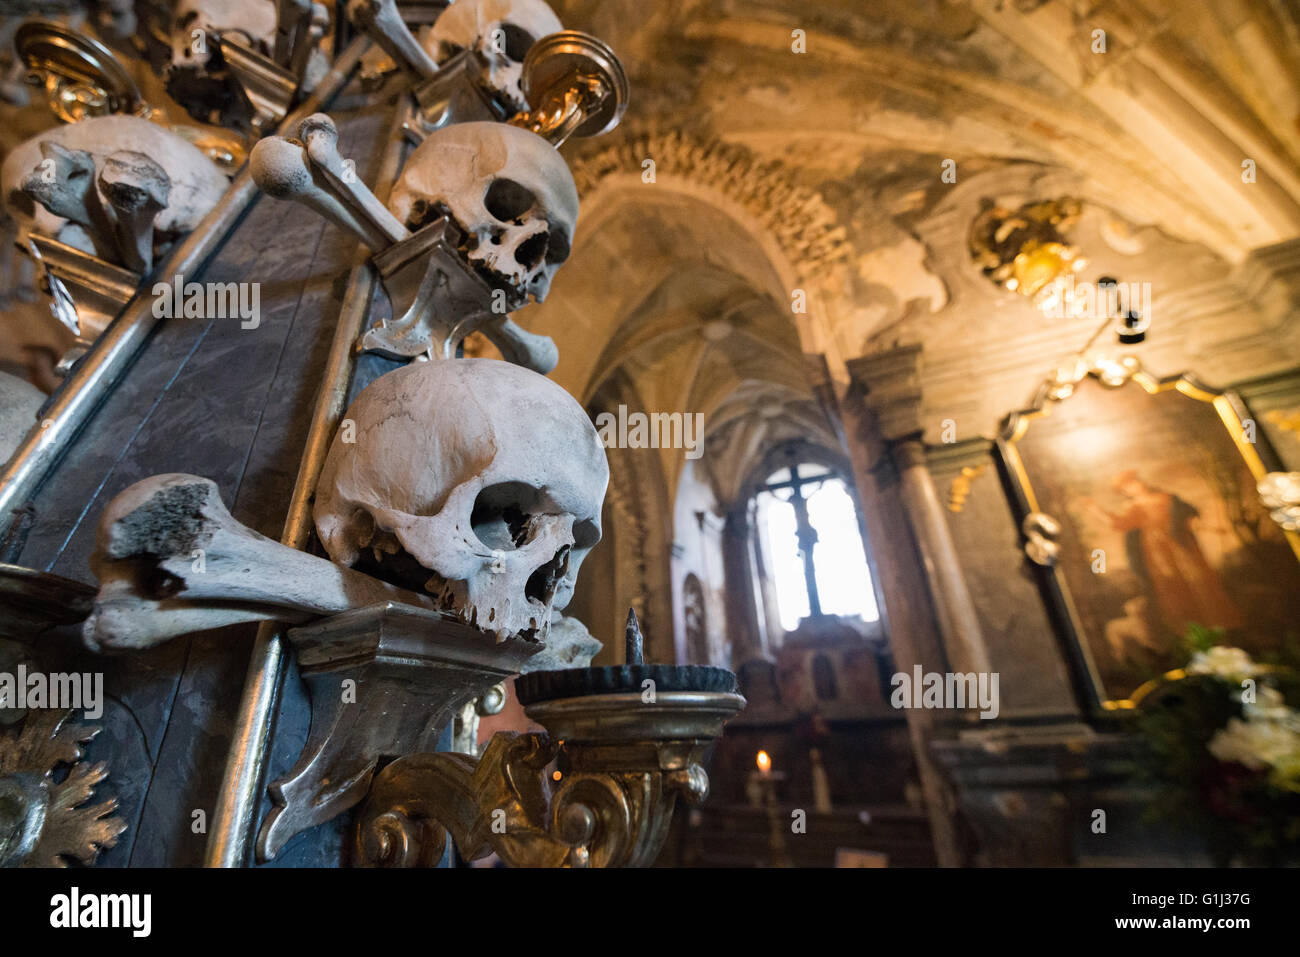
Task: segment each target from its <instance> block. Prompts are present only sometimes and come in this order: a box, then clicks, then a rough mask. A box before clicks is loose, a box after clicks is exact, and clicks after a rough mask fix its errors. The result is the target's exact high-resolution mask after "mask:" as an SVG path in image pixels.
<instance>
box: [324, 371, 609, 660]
mask: <svg viewBox="0 0 1300 957" xmlns="http://www.w3.org/2000/svg"><path fill="white" fill-rule="evenodd" d="M347 419H348V420H350V421H351V422H352V423H354V424H355V425H354V429H355V431H354V433H353V434H351V435H349V434H348V432H346V431H341V432H340V433H339V435H338V436H336V437H335V440H334V444H333V445H332V446H331V447H330V451H329V455H328V456H327V457H326V459H325V466H324V469H323V471H322V472H321V478H320V483H319V484H318V486H317V490H316V504H315V510H314V516H315V519H316V531H317V533H318V534H319V535H320V539H321V542H322V543H323V544H324V546H325V549H326V551H328V552H329V555H330V558H331V559H333V560H334V561H335V562H338V563H339V564H342V565H347V566H349V567H353V566H355V567H356V568H357V569H358V570H360V571H365V572H367V573H369V574H372V575H374V576H375V577H378V578H383V579H385V580H387V581H389V582H390V583H392V584H399V585H401V586H402V587H406V588H413V589H416V590H419V589H421V588H423V589H424V590H426V591H428V592H430V593H431V594H432V595H433V596H434V599H435V602H436V603H437V604H438V606H439V607H440V608H442V609H444V610H446V611H449V612H452V613H454V614H456V615H457V616H458V617H460V618H461V619H462V620H464V621H467V622H469V623H470V624H472V625H475V626H476V627H478V628H480V629H482V630H483V631H486V632H490V633H493V634H495V635H496V636H497V638H498V639H499V640H506V639H508V638H511V637H515V636H524V637H532V638H538V639H540V638H543V637H544V636H545V633H546V630H547V626H548V624H549V622H550V619H551V613H552V611H554V610H558V609H562V608H564V607H565V606H566V605H567V604H568V602H569V599H570V598H571V597H572V595H573V588H574V584H575V582H576V581H577V577H578V569H579V567H580V566H581V564H582V560H583V559H584V558H585V557H586V555H587V553H588V552H589V551H590V550H591V549H592V547H593V546H594V545H595V544H596V543H597V542H598V541H599V540H600V510H601V503H602V501H603V500H604V497H605V487H606V485H607V484H608V482H609V466H608V464H607V462H606V460H605V451H604V448H603V447H602V445H601V442H600V439H599V437H598V435H597V434H596V430H595V428H594V427H593V426H592V424H591V420H590V419H589V418H588V417H587V415H586V413H585V412H583V410H582V407H581V406H580V405H579V404H578V403H577V401H575V400H574V398H573V397H572V396H571V395H569V394H568V393H567V392H565V391H564V390H563V389H562V388H560V387H559V386H558V385H556V384H555V383H553V382H552V381H551V380H549V379H547V378H546V377H544V376H541V375H538V374H537V373H535V372H531V371H529V370H528V369H524V368H522V367H521V366H517V365H513V364H511V363H509V362H502V361H500V360H496V359H445V360H436V361H431V362H416V363H412V364H411V365H408V366H405V367H404V368H401V369H397V370H395V371H393V372H389V373H387V374H386V375H383V376H381V377H380V378H378V379H376V380H375V381H374V382H372V383H371V384H370V385H369V386H368V387H367V388H366V389H365V390H364V391H362V393H361V394H360V395H359V396H358V397H357V399H356V401H355V402H353V403H352V406H351V408H349V409H348V412H347ZM349 438H351V439H355V441H348V439H349Z"/></svg>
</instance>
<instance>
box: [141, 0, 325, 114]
mask: <svg viewBox="0 0 1300 957" xmlns="http://www.w3.org/2000/svg"><path fill="white" fill-rule="evenodd" d="M329 22H330V13H329V7H327V6H326V5H325V4H322V3H310V2H307V0H176V2H175V3H174V5H173V7H172V19H171V25H170V31H169V32H170V41H171V59H170V61H169V62H168V63H167V64H166V67H165V72H164V78H165V80H166V85H167V92H168V93H169V94H170V95H171V97H172V98H173V99H175V100H176V102H178V103H180V104H181V105H182V106H184V107H185V109H186V111H187V112H188V113H189V114H190V115H191V116H193V117H194V118H195V119H197V120H201V121H203V122H208V123H214V124H216V125H229V124H232V123H234V124H239V125H243V124H246V123H247V122H248V120H249V117H248V116H247V115H246V114H247V109H248V104H247V103H244V102H241V97H240V95H239V93H238V90H237V89H236V86H235V81H234V79H233V78H232V77H231V75H230V70H229V69H228V67H229V64H228V63H226V62H224V58H223V57H222V55H221V51H222V49H223V43H233V44H237V45H238V46H239V48H240V49H241V50H246V51H248V53H250V54H252V55H254V56H256V57H263V58H265V61H263V62H267V63H269V64H273V65H274V66H277V67H279V68H281V69H282V70H283V71H284V73H285V75H286V76H288V77H291V78H292V80H291V82H292V83H294V84H297V83H300V84H301V88H302V89H303V90H304V91H310V90H311V89H312V88H313V87H314V86H315V84H316V83H317V82H319V80H320V78H321V77H322V76H323V75H324V74H325V72H326V71H327V70H328V61H327V60H326V58H325V56H324V54H323V53H322V52H321V51H320V50H319V49H318V47H319V44H320V41H321V38H322V37H323V36H324V35H325V34H326V32H327V30H328V26H329Z"/></svg>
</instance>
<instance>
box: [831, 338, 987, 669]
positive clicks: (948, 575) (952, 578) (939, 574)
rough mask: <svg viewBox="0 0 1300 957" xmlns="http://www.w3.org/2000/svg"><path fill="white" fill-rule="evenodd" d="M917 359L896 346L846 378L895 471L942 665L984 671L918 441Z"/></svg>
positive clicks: (972, 614) (915, 350) (855, 366)
mask: <svg viewBox="0 0 1300 957" xmlns="http://www.w3.org/2000/svg"><path fill="white" fill-rule="evenodd" d="M920 360H921V347H920V346H919V345H914V346H902V347H899V348H895V349H890V350H887V351H885V352H879V353H876V354H875V355H871V356H863V357H862V358H860V359H853V360H851V361H850V362H849V363H848V368H849V376H850V379H851V381H852V384H853V387H854V388H855V389H857V390H859V391H860V392H861V394H862V395H863V396H864V398H865V401H866V406H867V409H868V410H869V411H870V412H871V413H872V414H873V415H874V416H875V418H876V421H877V424H878V427H879V430H880V434H881V437H882V438H883V439H884V440H885V441H886V442H887V443H888V444H889V448H890V451H891V453H892V455H893V459H894V464H895V466H896V467H897V469H898V474H899V481H900V486H901V494H902V499H903V504H904V508H905V509H906V512H907V521H908V525H909V527H910V528H911V529H912V533H913V535H914V536H915V538H916V544H917V547H918V548H919V550H920V553H921V561H922V563H923V564H924V566H925V571H926V584H927V586H928V587H929V590H930V597H931V599H932V600H933V601H934V607H935V611H936V613H937V615H938V617H939V629H940V632H941V634H942V635H943V642H944V647H945V649H946V650H947V653H948V659H949V662H950V663H951V665H952V667H953V669H954V670H955V671H960V672H976V673H979V672H987V671H989V659H988V651H987V649H986V647H985V645H984V633H983V630H982V629H981V627H980V623H979V617H978V615H977V614H976V611H975V603H974V602H973V601H972V600H971V596H970V591H969V589H968V588H967V587H966V578H965V576H964V575H963V574H962V570H961V560H960V559H959V557H958V555H957V549H956V546H955V545H954V543H953V540H952V533H951V531H950V530H949V528H948V519H947V516H946V515H945V513H944V509H943V505H942V503H941V502H940V500H939V494H938V492H937V491H936V489H935V487H934V479H933V478H932V476H931V475H930V469H929V467H928V465H927V463H926V454H925V445H924V444H923V442H922V440H921V438H922V433H923V431H924V429H923V426H922V424H921V385H920V374H919V373H920Z"/></svg>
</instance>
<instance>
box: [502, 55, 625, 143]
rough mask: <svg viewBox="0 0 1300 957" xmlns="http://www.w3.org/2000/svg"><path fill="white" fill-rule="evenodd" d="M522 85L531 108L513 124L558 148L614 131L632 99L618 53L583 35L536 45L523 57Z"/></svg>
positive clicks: (512, 120)
mask: <svg viewBox="0 0 1300 957" xmlns="http://www.w3.org/2000/svg"><path fill="white" fill-rule="evenodd" d="M522 86H523V90H524V95H525V96H527V97H528V105H529V106H530V107H531V109H530V110H529V112H527V113H520V114H519V115H518V116H515V117H513V118H512V119H511V120H510V122H511V124H513V125H514V126H522V127H523V128H524V129H527V130H531V131H532V132H534V133H536V134H537V135H538V136H541V137H542V138H543V139H545V140H546V141H547V142H549V143H550V144H551V145H552V146H555V147H557V148H558V147H559V146H560V145H561V144H563V143H564V141H565V140H567V139H569V137H571V136H578V137H588V136H600V135H601V134H603V133H608V132H609V131H610V130H612V129H614V127H616V126H618V124H619V122H620V121H621V120H622V119H623V113H624V112H625V111H626V110H627V102H628V98H629V96H630V88H629V86H628V81H627V73H626V72H625V71H624V70H623V64H622V63H620V62H619V59H618V57H617V56H615V55H614V51H613V50H611V49H610V48H609V46H608V45H607V44H606V43H605V42H604V41H602V40H600V39H598V38H597V37H594V36H592V35H591V34H589V33H583V32H581V31H579V30H563V31H561V32H559V33H553V34H551V35H550V36H546V37H542V39H540V40H538V41H537V42H536V43H534V44H533V46H532V48H531V49H530V50H529V51H528V55H527V56H526V57H524V76H523V83H522Z"/></svg>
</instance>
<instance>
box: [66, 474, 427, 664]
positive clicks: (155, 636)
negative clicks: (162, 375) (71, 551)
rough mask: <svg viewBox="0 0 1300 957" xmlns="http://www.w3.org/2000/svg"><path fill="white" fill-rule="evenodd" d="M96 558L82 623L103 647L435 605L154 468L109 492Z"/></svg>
mask: <svg viewBox="0 0 1300 957" xmlns="http://www.w3.org/2000/svg"><path fill="white" fill-rule="evenodd" d="M96 544H97V547H96V550H95V553H94V554H93V555H92V556H91V560H90V567H91V570H92V571H93V572H94V573H95V576H96V577H97V578H98V579H99V582H100V589H99V594H98V595H97V596H96V599H95V607H94V610H93V611H92V612H91V614H90V617H89V618H88V619H87V620H86V622H85V625H84V626H83V637H84V639H85V642H86V645H87V646H88V647H90V648H91V649H92V650H95V651H125V650H134V649H141V648H151V647H153V646H154V645H158V644H161V643H162V642H164V641H167V640H169V639H171V638H175V637H177V636H179V635H185V634H189V633H190V632H194V631H203V630H206V629H210V628H221V627H225V626H227V625H233V624H240V623H243V622H250V621H282V622H286V623H290V624H299V623H304V622H308V621H312V620H314V619H317V618H321V617H324V616H327V615H334V614H339V613H341V612H344V611H349V610H351V609H353V608H360V607H365V606H367V605H373V604H377V603H380V602H387V601H395V602H401V603H403V604H407V605H416V606H420V607H424V608H428V607H430V602H429V599H428V598H427V596H422V595H419V594H415V593H413V592H409V591H406V590H404V589H400V588H395V587H393V586H391V585H388V584H385V583H384V582H381V581H377V580H376V579H373V578H370V577H369V576H366V575H362V574H360V573H358V572H354V571H351V570H350V569H348V568H344V567H342V566H340V565H336V564H334V563H333V562H330V561H327V560H325V559H323V558H317V557H316V556H314V555H309V554H307V553H306V552H300V551H298V550H297V549H293V548H289V547H288V546H285V545H281V544H280V543H279V542H274V541H272V540H271V539H269V538H266V537H265V536H263V535H259V534H258V533H257V532H254V531H253V530H252V529H250V528H247V527H245V526H244V525H241V524H240V523H239V522H237V521H236V520H235V519H234V518H233V517H232V516H231V514H230V512H229V511H228V510H227V509H226V507H225V505H224V504H222V501H221V496H220V494H219V492H218V490H217V486H216V484H215V483H214V482H212V481H211V480H210V479H205V478H201V477H199V476H196V475H182V474H170V475H155V476H152V477H151V478H147V479H144V480H142V481H140V482H137V483H135V484H134V485H132V486H130V487H129V488H127V489H125V490H124V491H123V492H122V493H121V494H119V495H118V496H117V497H116V498H114V499H113V500H112V501H111V502H109V504H108V507H107V508H105V509H104V513H103V515H102V516H101V517H100V521H99V535H98V539H97V543H96Z"/></svg>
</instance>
